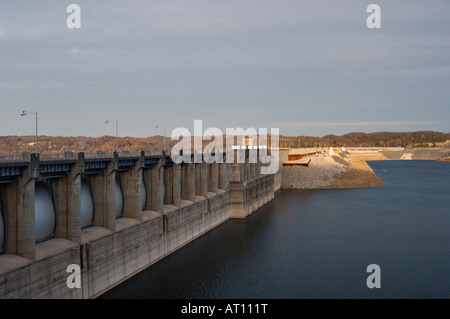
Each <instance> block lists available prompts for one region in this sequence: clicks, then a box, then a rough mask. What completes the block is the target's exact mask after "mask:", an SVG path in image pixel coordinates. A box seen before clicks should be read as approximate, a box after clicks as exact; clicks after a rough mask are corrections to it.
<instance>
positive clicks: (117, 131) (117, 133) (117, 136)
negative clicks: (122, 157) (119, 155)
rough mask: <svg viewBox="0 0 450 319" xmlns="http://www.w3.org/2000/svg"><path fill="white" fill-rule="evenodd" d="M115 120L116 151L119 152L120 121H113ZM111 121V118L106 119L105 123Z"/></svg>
mask: <svg viewBox="0 0 450 319" xmlns="http://www.w3.org/2000/svg"><path fill="white" fill-rule="evenodd" d="M113 122H116V152H118V151H119V121H118V120H117V121H113ZM109 123H110V121H109V120H106V121H105V124H109Z"/></svg>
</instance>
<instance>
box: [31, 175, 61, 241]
mask: <svg viewBox="0 0 450 319" xmlns="http://www.w3.org/2000/svg"><path fill="white" fill-rule="evenodd" d="M34 218H35V221H34V232H35V241H36V243H40V242H43V241H46V240H49V239H52V238H53V237H54V236H55V227H56V213H55V205H54V203H53V197H52V193H51V192H50V190H49V188H48V187H47V185H45V184H44V183H42V182H38V183H36V186H35V197H34Z"/></svg>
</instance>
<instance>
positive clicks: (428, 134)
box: [280, 131, 450, 148]
mask: <svg viewBox="0 0 450 319" xmlns="http://www.w3.org/2000/svg"><path fill="white" fill-rule="evenodd" d="M449 140H450V133H442V132H434V131H418V132H376V133H359V132H355V133H348V134H344V135H340V136H338V135H332V134H330V135H325V136H322V137H312V136H296V137H286V136H283V137H280V144H281V146H286V147H318V146H319V147H320V146H323V147H330V146H333V147H341V146H346V147H363V146H364V147H405V148H413V147H437V146H440V145H442V144H445V143H446V142H447V141H449Z"/></svg>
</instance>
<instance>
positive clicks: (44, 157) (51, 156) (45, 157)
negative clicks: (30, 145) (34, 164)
mask: <svg viewBox="0 0 450 319" xmlns="http://www.w3.org/2000/svg"><path fill="white" fill-rule="evenodd" d="M76 158H77V157H76V155H75V153H69V152H67V153H47V154H45V153H44V154H39V159H40V160H41V161H49V160H72V159H76Z"/></svg>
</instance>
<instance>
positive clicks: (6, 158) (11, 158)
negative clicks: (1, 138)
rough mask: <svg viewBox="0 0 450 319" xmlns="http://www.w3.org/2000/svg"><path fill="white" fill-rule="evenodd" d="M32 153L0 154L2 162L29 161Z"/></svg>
mask: <svg viewBox="0 0 450 319" xmlns="http://www.w3.org/2000/svg"><path fill="white" fill-rule="evenodd" d="M29 160H30V154H28V153H27V154H0V163H5V162H27V161H29Z"/></svg>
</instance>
